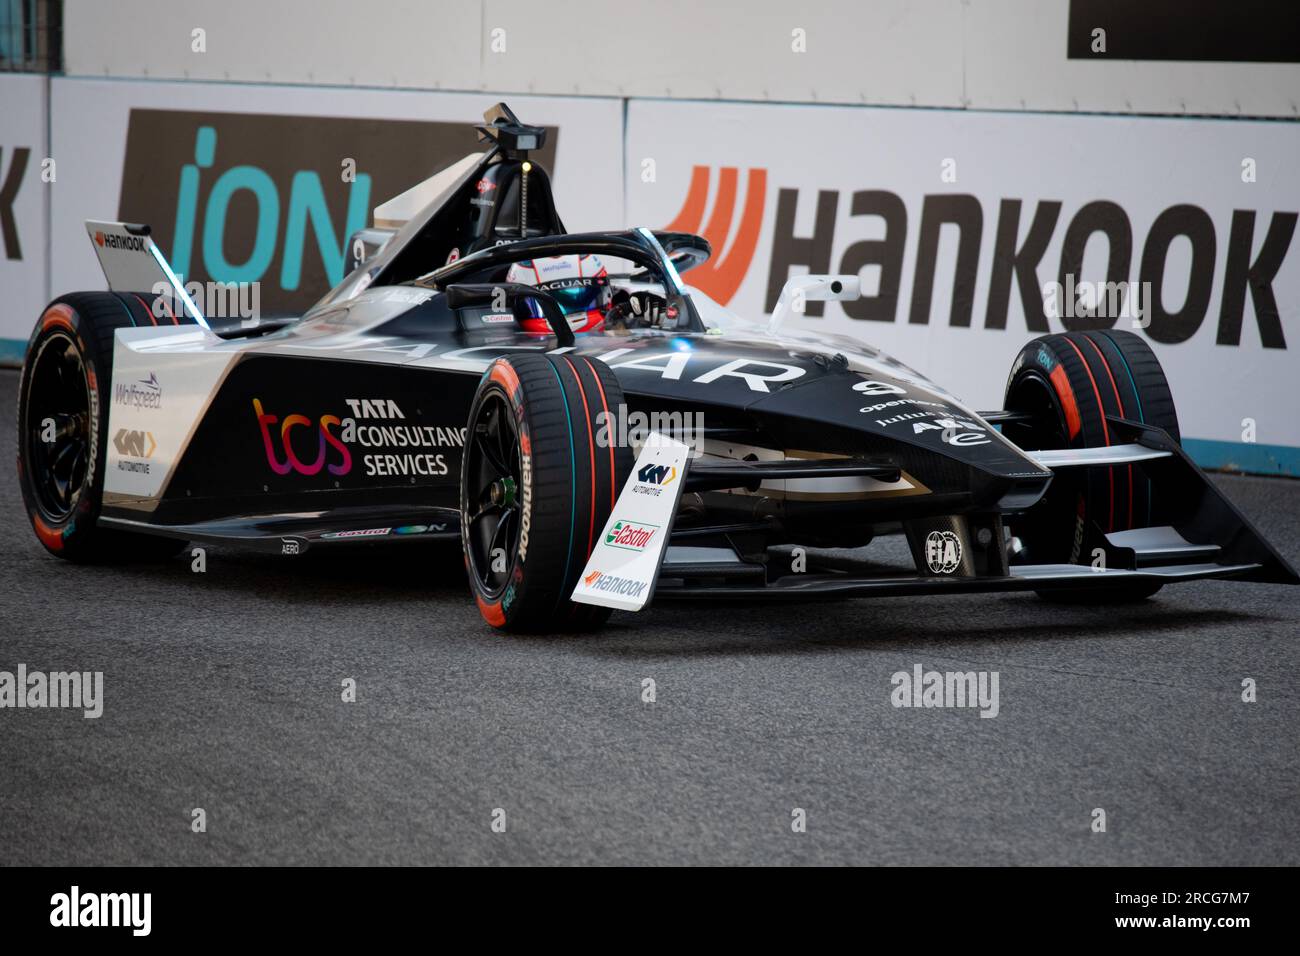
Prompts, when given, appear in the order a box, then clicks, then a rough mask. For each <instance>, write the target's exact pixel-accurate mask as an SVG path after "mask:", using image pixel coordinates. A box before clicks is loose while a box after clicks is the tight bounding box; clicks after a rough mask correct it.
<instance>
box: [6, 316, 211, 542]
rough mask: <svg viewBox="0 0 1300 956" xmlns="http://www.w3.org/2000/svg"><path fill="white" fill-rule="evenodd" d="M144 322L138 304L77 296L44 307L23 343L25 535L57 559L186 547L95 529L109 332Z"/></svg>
mask: <svg viewBox="0 0 1300 956" xmlns="http://www.w3.org/2000/svg"><path fill="white" fill-rule="evenodd" d="M151 321H152V320H151V319H150V318H149V315H148V307H147V306H146V305H145V302H144V299H142V298H140V297H136V296H130V295H122V294H119V293H114V292H78V293H73V294H71V295H65V296H62V297H60V298H58V299H56V300H55V301H54V302H52V303H51V304H50V305H49V306H47V307H46V309H45V311H44V312H43V313H42V314H41V317H40V319H39V320H38V321H37V323H36V328H35V330H34V331H33V332H32V337H31V339H30V341H29V342H28V345H27V357H26V360H25V361H24V362H23V370H22V378H21V380H20V382H19V391H18V484H19V487H20V488H21V489H22V495H23V504H24V505H25V506H26V508H27V516H28V518H29V520H30V521H31V523H32V530H33V531H35V533H36V537H37V539H38V540H39V541H40V542H41V544H42V545H43V546H44V547H45V550H47V551H49V552H50V553H51V554H53V555H56V556H57V557H60V558H65V559H67V560H69V561H78V562H97V561H151V560H159V559H163V558H167V557H171V556H173V555H175V554H177V553H179V552H180V551H181V549H182V548H184V547H185V542H184V541H176V540H174V539H170V538H157V537H152V536H149V535H139V534H130V533H126V532H122V531H113V530H108V529H106V528H102V527H100V526H99V523H98V519H99V512H100V506H101V503H102V499H103V493H104V467H105V461H106V458H107V448H108V441H109V435H108V410H109V406H110V402H111V400H112V394H111V389H112V379H113V339H114V333H115V332H116V331H117V330H118V329H119V328H129V327H132V326H135V325H147V324H150V323H151Z"/></svg>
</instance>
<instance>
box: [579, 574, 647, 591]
mask: <svg viewBox="0 0 1300 956" xmlns="http://www.w3.org/2000/svg"><path fill="white" fill-rule="evenodd" d="M582 583H583V584H585V585H587V587H589V588H591V590H593V591H608V592H609V593H610V594H626V595H627V596H628V597H640V596H641V592H642V591H644V590H645V589H646V582H645V581H633V580H632V579H631V578H620V577H618V576H616V575H613V574H606V573H605V572H603V571H592V572H591V573H590V574H589V575H587V576H586V577H585V578H583V579H582Z"/></svg>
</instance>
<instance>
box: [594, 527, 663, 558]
mask: <svg viewBox="0 0 1300 956" xmlns="http://www.w3.org/2000/svg"><path fill="white" fill-rule="evenodd" d="M658 530H659V526H658V525H653V524H650V525H641V524H634V523H632V522H630V521H619V520H618V519H615V520H614V527H612V528H610V529H609V533H608V534H606V535H605V544H607V545H609V546H610V547H611V548H622V549H623V550H625V551H644V550H645V549H646V545H648V544H649V543H650V539H651V538H653V537H654V535H655V532H656V531H658Z"/></svg>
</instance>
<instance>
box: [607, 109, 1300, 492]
mask: <svg viewBox="0 0 1300 956" xmlns="http://www.w3.org/2000/svg"><path fill="white" fill-rule="evenodd" d="M1297 161H1300V124H1297V123H1278V122H1247V121H1229V120H1185V119H1157V118H1133V117H1094V116H1060V115H1041V114H1040V115H1023V114H1021V115H1015V114H1004V113H971V112H956V111H940V110H896V109H869V108H847V107H795V106H767V105H741V104H732V105H719V104H703V103H672V102H649V101H645V102H633V103H631V104H630V106H629V110H628V131H627V159H626V162H627V186H626V195H627V205H628V219H629V221H630V222H632V223H635V224H646V225H652V226H656V227H670V228H675V229H684V230H687V231H698V232H702V233H703V234H704V235H706V236H707V237H708V238H709V240H710V241H711V242H712V243H713V246H714V255H713V259H712V260H711V261H710V262H709V263H707V264H706V265H705V266H703V267H700V268H698V269H696V270H694V271H691V272H688V273H687V274H686V276H685V278H686V281H687V282H688V283H693V284H695V285H697V286H698V287H699V288H701V289H703V290H704V291H706V292H707V293H709V294H710V295H712V296H713V297H714V298H716V299H717V300H718V301H719V302H722V303H724V304H727V305H728V306H729V307H730V308H732V309H733V310H734V311H736V312H738V313H740V314H742V315H746V316H749V317H752V318H761V317H763V316H765V315H767V314H769V313H770V312H771V310H772V308H773V306H774V305H775V304H776V300H777V297H778V295H779V293H780V291H781V287H782V285H783V284H784V282H785V281H786V279H787V278H789V277H791V276H796V275H801V274H805V273H809V272H815V273H851V274H857V275H860V276H861V278H862V283H863V293H864V297H863V298H862V299H861V300H858V301H854V302H844V303H837V302H830V303H823V302H809V303H807V308H806V311H805V313H804V314H803V315H802V316H797V317H796V318H795V319H793V320H792V324H793V325H796V326H803V327H807V328H817V329H824V330H826V331H834V332H839V333H847V334H849V335H852V336H855V337H857V338H860V339H863V340H865V341H867V342H869V343H872V344H875V345H878V346H879V347H881V348H884V349H885V350H886V351H889V352H891V353H893V354H895V355H896V356H897V357H898V358H900V359H901V360H903V361H904V362H906V363H908V364H910V365H913V366H915V367H916V368H918V369H920V370H922V371H924V372H926V373H927V374H929V375H931V376H932V377H933V378H935V379H937V380H938V381H939V382H941V383H943V384H944V385H946V386H948V387H950V388H952V389H953V390H954V391H956V392H957V394H958V395H960V396H961V397H963V398H964V399H965V400H967V401H968V402H970V403H971V404H973V405H975V406H977V407H980V408H998V407H1001V401H1002V392H1003V387H1004V385H1005V382H1006V377H1007V373H1008V371H1009V369H1010V364H1011V361H1012V359H1013V358H1014V356H1015V354H1016V352H1017V351H1018V349H1019V348H1020V346H1021V345H1022V344H1023V343H1024V342H1025V341H1026V340H1027V339H1029V338H1031V337H1033V336H1035V335H1039V334H1042V333H1044V332H1047V331H1062V330H1067V329H1083V328H1109V327H1112V326H1113V327H1118V328H1131V329H1134V330H1135V331H1137V332H1138V333H1139V334H1141V335H1143V336H1145V337H1146V338H1147V340H1148V341H1149V342H1150V343H1151V345H1152V346H1153V348H1154V349H1155V351H1156V354H1157V355H1158V356H1159V357H1160V360H1161V362H1162V363H1163V365H1164V367H1165V370H1166V372H1167V374H1168V376H1169V379H1170V383H1171V386H1172V388H1173V393H1174V396H1175V399H1176V401H1177V403H1178V411H1179V416H1180V419H1181V422H1182V430H1183V434H1184V436H1187V438H1188V441H1187V442H1186V444H1187V445H1188V447H1189V449H1190V450H1191V451H1192V452H1193V454H1194V455H1196V456H1197V457H1198V458H1199V459H1200V460H1201V461H1202V463H1204V464H1207V465H1216V466H1219V465H1239V466H1243V467H1247V468H1250V469H1251V470H1261V471H1271V472H1278V471H1285V472H1289V473H1291V474H1297V473H1300V418H1298V417H1297V414H1296V411H1297V407H1298V406H1300V357H1298V356H1300V353H1298V352H1297V349H1300V328H1297V317H1298V316H1300V240H1298V239H1297V237H1296V235H1295V232H1296V221H1297V214H1298V213H1300V179H1297V177H1296V176H1295V169H1296V165H1297Z"/></svg>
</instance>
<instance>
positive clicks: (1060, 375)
mask: <svg viewBox="0 0 1300 956" xmlns="http://www.w3.org/2000/svg"><path fill="white" fill-rule="evenodd" d="M1004 407H1005V408H1007V409H1008V410H1010V411H1014V412H1022V413H1027V414H1028V415H1030V422H1029V423H1028V424H1027V425H1018V426H1017V427H1016V431H1014V432H1009V434H1014V437H1015V438H1016V439H1017V440H1018V441H1019V442H1020V443H1021V444H1022V445H1024V446H1025V447H1028V448H1035V449H1057V448H1097V447H1104V446H1106V445H1110V444H1114V443H1115V438H1114V436H1112V435H1111V433H1110V427H1109V425H1108V423H1107V421H1106V416H1107V415H1114V416H1118V417H1121V418H1127V419H1131V420H1133V421H1138V422H1143V423H1144V424H1147V425H1154V426H1156V427H1158V428H1161V429H1164V431H1166V432H1168V433H1169V436H1170V437H1171V438H1172V439H1173V440H1174V441H1175V442H1176V441H1178V440H1179V438H1180V433H1179V429H1178V413H1177V411H1176V410H1175V408H1174V400H1173V396H1172V395H1171V394H1170V391H1169V383H1168V381H1167V380H1166V379H1165V373H1164V370H1163V369H1161V367H1160V361H1159V359H1157V358H1156V356H1155V354H1154V353H1153V352H1152V351H1151V348H1150V346H1148V345H1147V343H1146V342H1145V341H1144V340H1143V339H1142V338H1141V337H1139V336H1137V335H1135V334H1134V333H1132V332H1128V331H1125V330H1121V329H1105V330H1100V331H1088V332H1064V333H1057V334H1053V335H1044V336H1040V337H1039V338H1036V339H1034V340H1033V341H1031V342H1029V343H1028V344H1027V345H1026V346H1025V347H1024V348H1023V349H1022V350H1021V351H1020V354H1019V356H1017V358H1016V361H1015V363H1014V364H1013V365H1012V369H1011V376H1010V378H1009V379H1008V381H1007V393H1006V401H1005V405H1004ZM1089 523H1092V524H1095V525H1096V527H1098V528H1100V529H1101V530H1102V531H1103V532H1106V533H1109V532H1113V531H1123V530H1127V529H1129V528H1142V527H1150V526H1154V525H1159V524H1162V523H1163V520H1162V518H1161V514H1160V503H1159V502H1158V501H1157V500H1156V499H1155V496H1154V494H1153V489H1152V486H1151V482H1150V481H1149V480H1148V479H1147V478H1146V477H1145V475H1143V474H1142V472H1141V470H1140V469H1139V468H1136V467H1135V466H1133V465H1116V466H1113V467H1109V468H1087V469H1077V470H1075V471H1072V472H1064V473H1061V474H1058V475H1057V476H1056V477H1055V478H1054V479H1053V481H1052V485H1051V487H1050V488H1049V489H1048V492H1047V494H1046V495H1044V497H1043V500H1042V501H1040V502H1039V503H1038V504H1037V505H1035V506H1034V507H1033V508H1032V509H1031V510H1030V511H1029V512H1028V514H1026V515H1025V516H1024V518H1022V519H1020V520H1019V521H1013V522H1011V533H1012V534H1013V535H1015V536H1016V537H1017V538H1019V539H1020V540H1021V542H1022V543H1023V544H1024V546H1025V549H1026V552H1027V554H1028V557H1029V559H1030V560H1031V561H1033V562H1034V563H1036V564H1061V563H1065V564H1088V563H1089V556H1088V555H1085V554H1082V553H1081V551H1082V544H1083V541H1084V539H1085V529H1086V528H1087V527H1088V526H1089ZM1160 588H1161V585H1160V584H1134V585H1128V586H1124V587H1115V588H1087V589H1080V590H1075V591H1071V590H1044V591H1039V592H1037V593H1038V594H1039V596H1040V597H1043V598H1045V599H1047V600H1051V601H1057V602H1061V603H1085V602H1099V603H1124V602H1129V601H1138V600H1142V599H1143V598H1147V597H1150V596H1151V595H1152V594H1155V593H1156V592H1157V591H1159V590H1160Z"/></svg>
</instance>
